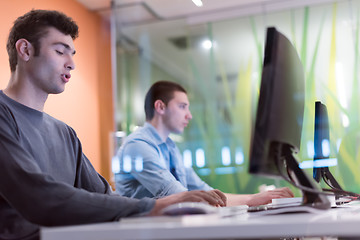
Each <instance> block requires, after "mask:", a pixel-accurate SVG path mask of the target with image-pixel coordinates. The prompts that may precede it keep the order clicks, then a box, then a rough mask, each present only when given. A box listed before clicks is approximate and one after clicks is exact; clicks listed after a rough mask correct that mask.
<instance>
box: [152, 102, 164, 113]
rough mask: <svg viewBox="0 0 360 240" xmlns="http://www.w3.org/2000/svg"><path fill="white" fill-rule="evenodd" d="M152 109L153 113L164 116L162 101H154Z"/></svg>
mask: <svg viewBox="0 0 360 240" xmlns="http://www.w3.org/2000/svg"><path fill="white" fill-rule="evenodd" d="M154 109H155V112H157V113H159V114H160V115H162V114H164V112H165V109H166V105H165V103H164V102H163V101H161V100H159V99H158V100H156V101H155V102H154Z"/></svg>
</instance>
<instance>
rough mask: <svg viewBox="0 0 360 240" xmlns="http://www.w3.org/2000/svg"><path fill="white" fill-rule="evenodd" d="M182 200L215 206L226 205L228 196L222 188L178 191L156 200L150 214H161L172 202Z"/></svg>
mask: <svg viewBox="0 0 360 240" xmlns="http://www.w3.org/2000/svg"><path fill="white" fill-rule="evenodd" d="M181 202H205V203H208V204H210V205H213V206H221V207H223V206H226V197H225V195H224V194H223V193H222V192H221V191H220V190H217V189H215V190H211V191H197V190H196V191H188V192H181V193H176V194H173V195H170V196H167V197H164V198H160V199H157V200H156V203H155V206H154V208H153V209H152V210H151V212H150V213H149V215H150V216H156V215H160V211H161V210H162V209H163V208H165V207H167V206H169V205H172V204H175V203H181Z"/></svg>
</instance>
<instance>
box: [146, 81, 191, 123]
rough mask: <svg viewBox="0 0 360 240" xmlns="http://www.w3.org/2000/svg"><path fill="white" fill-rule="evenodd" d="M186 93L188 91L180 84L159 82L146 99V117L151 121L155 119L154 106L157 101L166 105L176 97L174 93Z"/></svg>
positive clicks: (152, 87)
mask: <svg viewBox="0 0 360 240" xmlns="http://www.w3.org/2000/svg"><path fill="white" fill-rule="evenodd" d="M176 91H179V92H183V93H186V90H185V89H184V88H183V87H182V86H181V85H180V84H178V83H175V82H170V81H158V82H156V83H154V84H153V85H152V86H151V87H150V89H149V91H148V92H147V94H146V97H145V105H144V108H145V117H146V120H147V121H149V120H151V119H153V117H154V110H155V107H154V104H155V102H156V100H161V101H163V102H164V103H165V104H166V105H167V104H168V102H169V101H170V100H171V99H172V98H173V97H174V92H176Z"/></svg>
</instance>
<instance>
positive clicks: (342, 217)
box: [41, 205, 360, 240]
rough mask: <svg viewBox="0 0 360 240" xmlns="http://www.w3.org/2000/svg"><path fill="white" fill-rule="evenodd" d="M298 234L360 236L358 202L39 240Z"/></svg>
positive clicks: (129, 224)
mask: <svg viewBox="0 0 360 240" xmlns="http://www.w3.org/2000/svg"><path fill="white" fill-rule="evenodd" d="M299 236H302V237H319V236H330V237H337V236H342V237H354V236H358V237H360V205H353V206H348V207H342V208H336V209H330V210H328V211H324V212H322V213H316V214H315V213H295V214H282V215H271V216H253V215H252V214H244V215H241V216H238V217H231V218H219V217H218V216H216V215H191V216H184V217H151V218H150V217H145V218H137V219H126V220H123V221H120V222H111V223H101V224H91V225H80V226H71V227H54V228H43V229H42V230H41V239H42V240H64V239H78V240H95V239H96V240H99V239H101V240H103V239H106V240H115V239H121V240H124V239H241V238H245V239H249V238H280V237H299ZM359 239H360V238H359Z"/></svg>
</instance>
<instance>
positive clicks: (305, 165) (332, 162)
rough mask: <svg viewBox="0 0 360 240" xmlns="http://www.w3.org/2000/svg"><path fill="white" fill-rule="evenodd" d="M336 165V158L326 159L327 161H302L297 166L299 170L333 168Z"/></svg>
mask: <svg viewBox="0 0 360 240" xmlns="http://www.w3.org/2000/svg"><path fill="white" fill-rule="evenodd" d="M336 165H337V158H328V159H317V160H316V159H315V160H308V161H303V162H301V163H300V164H299V167H300V168H301V169H306V168H314V167H316V168H320V167H333V166H336Z"/></svg>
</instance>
